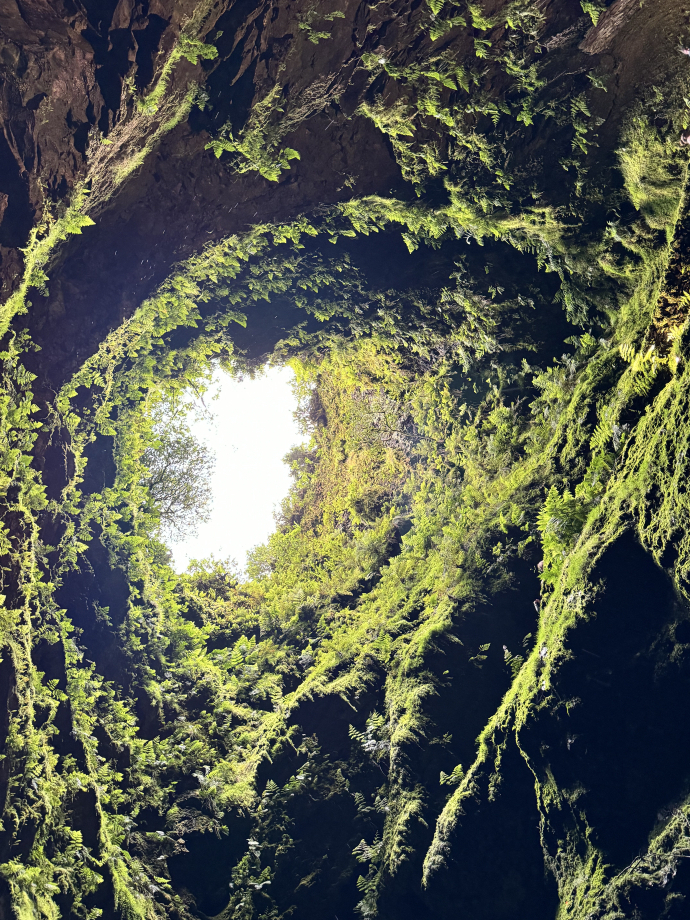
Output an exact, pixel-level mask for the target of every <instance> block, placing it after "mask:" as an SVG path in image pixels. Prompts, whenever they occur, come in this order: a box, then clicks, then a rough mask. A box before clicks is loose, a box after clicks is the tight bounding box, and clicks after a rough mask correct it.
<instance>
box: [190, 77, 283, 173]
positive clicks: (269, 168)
mask: <svg viewBox="0 0 690 920" xmlns="http://www.w3.org/2000/svg"><path fill="white" fill-rule="evenodd" d="M281 95H282V89H281V86H280V84H278V83H276V85H275V86H274V87H273V89H272V90H271V91H270V93H268V95H267V96H266V97H265V98H264V99H262V100H261V101H260V102H257V103H256V104H255V105H254V106H253V107H252V110H251V114H250V116H249V120H248V122H247V124H246V125H245V127H244V128H243V129H242V131H241V133H240V136H239V137H238V138H237V139H235V138H234V137H233V134H232V125H231V124H230V122H226V124H225V125H224V126H223V127H222V128H221V131H220V133H219V135H218V137H216V138H214V139H213V140H212V141H209V142H208V144H207V145H206V149H207V150H213V152H214V154H215V155H216V157H221V156H222V155H223V153H234V154H236V157H235V159H234V161H233V165H234V168H235V169H236V170H237V172H240V173H247V172H253V171H256V172H258V173H259V174H260V175H262V176H263V177H264V179H268V180H269V181H270V182H277V181H278V179H279V178H280V174H281V173H282V172H283V170H285V169H289V168H290V161H291V160H299V158H300V155H299V152H298V151H297V150H293V149H292V147H281V146H280V145H281V143H282V140H283V138H284V137H285V135H286V134H287V133H288V132H289V131H290V129H291V127H292V125H291V124H290V122H289V121H286V122H283V123H281V122H280V121H278V122H276V115H277V113H281V112H284V111H285V109H284V106H283V105H282V104H281V102H280V99H281Z"/></svg>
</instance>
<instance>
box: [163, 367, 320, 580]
mask: <svg viewBox="0 0 690 920" xmlns="http://www.w3.org/2000/svg"><path fill="white" fill-rule="evenodd" d="M293 384H294V373H293V371H292V370H291V369H290V368H289V367H288V366H282V367H280V366H274V367H268V368H266V369H263V370H261V371H260V372H259V373H258V374H256V375H255V376H253V377H245V378H244V379H235V378H233V377H232V376H231V375H230V374H229V373H227V372H224V371H223V370H222V369H220V368H219V367H217V368H216V370H215V372H214V375H213V379H212V383H211V386H210V388H209V391H208V392H207V393H206V394H205V395H204V397H203V399H204V402H203V406H202V409H203V411H197V412H196V413H195V415H194V421H193V423H192V425H191V426H190V427H191V432H192V434H193V435H194V437H195V438H197V439H198V441H200V442H201V443H202V444H203V445H205V447H206V449H207V450H208V451H209V453H210V454H211V456H212V458H213V459H214V460H215V464H214V466H213V469H212V470H210V471H209V482H208V485H209V486H210V495H209V507H208V514H207V515H206V516H204V518H203V519H202V520H201V521H199V522H198V524H197V525H196V528H195V529H194V530H192V532H185V533H183V534H181V535H180V538H179V539H177V540H175V541H174V542H171V544H170V546H171V552H172V555H173V559H174V565H175V567H176V569H177V570H178V571H184V569H186V568H187V566H188V564H189V563H190V561H191V560H202V559H206V558H209V557H211V556H213V557H215V558H216V559H228V558H230V559H232V560H234V561H235V562H236V563H237V565H238V569H239V570H240V571H242V570H244V567H245V564H246V556H247V553H248V552H249V550H251V549H252V548H253V547H255V546H257V545H258V544H260V543H264V542H265V541H266V539H267V538H268V536H269V534H270V533H271V532H272V531H273V530H274V528H275V526H276V522H275V518H276V515H279V512H280V503H281V501H282V500H283V499H284V498H285V497H286V495H287V493H288V490H289V488H290V485H291V483H292V479H291V476H290V469H289V466H288V464H287V462H286V460H285V457H286V455H287V454H288V452H289V451H290V450H291V449H292V448H295V447H297V445H298V444H299V443H300V442H301V441H302V440H303V439H304V437H305V432H304V431H302V430H301V429H300V427H299V425H298V423H297V421H296V419H295V413H296V411H297V401H296V398H295V393H294V386H293Z"/></svg>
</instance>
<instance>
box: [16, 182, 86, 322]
mask: <svg viewBox="0 0 690 920" xmlns="http://www.w3.org/2000/svg"><path fill="white" fill-rule="evenodd" d="M88 194H89V188H88V186H87V185H86V184H85V183H84V184H82V185H80V186H79V187H78V188H77V189H76V191H75V192H74V193H73V195H72V199H71V202H70V204H69V205H68V207H67V208H66V209H65V211H64V213H63V214H61V215H60V216H56V215H54V214H53V213H52V211H51V210H50V208H49V207H47V206H46V208H45V210H44V213H43V217H42V218H41V220H40V221H39V222H38V224H36V225H35V226H34V227H33V228H32V229H31V233H30V234H29V241H28V243H27V245H26V246H25V247H24V248H23V249H22V253H23V254H24V274H23V276H22V279H21V281H20V284H19V287H18V288H17V290H16V291H14V293H13V294H11V295H10V297H9V298H8V299H7V300H6V301H5V303H4V304H2V306H1V307H0V336H3V335H4V334H5V333H6V332H7V330H8V329H9V326H10V323H11V321H12V319H13V317H14V316H16V315H17V314H21V313H24V312H26V310H27V309H28V308H29V307H30V306H31V304H30V303H29V302H28V301H27V299H26V298H27V295H28V293H29V290H30V288H32V287H34V288H36V289H37V290H38V291H39V292H40V293H42V294H46V293H47V287H46V285H47V282H48V275H47V274H46V267H47V266H48V263H49V260H50V258H51V256H53V255H54V251H55V249H56V248H57V247H58V246H59V244H60V243H62V242H64V241H65V240H66V239H68V238H69V237H70V236H73V235H74V234H80V233H81V232H82V230H83V229H84V227H92V226H93V223H94V222H93V220H92V219H91V218H90V217H89V216H88V215H87V214H85V213H84V210H85V208H86V204H87V202H88Z"/></svg>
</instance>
